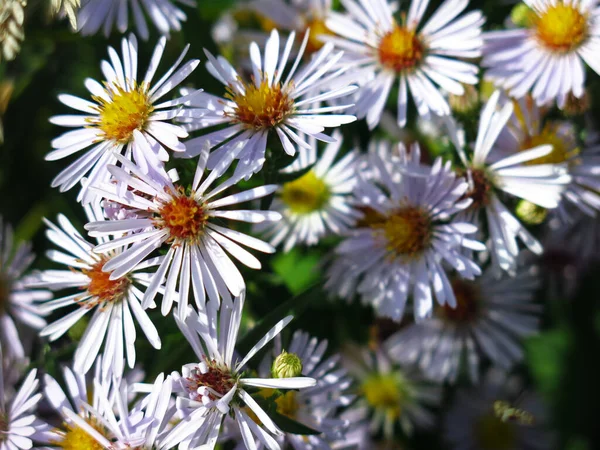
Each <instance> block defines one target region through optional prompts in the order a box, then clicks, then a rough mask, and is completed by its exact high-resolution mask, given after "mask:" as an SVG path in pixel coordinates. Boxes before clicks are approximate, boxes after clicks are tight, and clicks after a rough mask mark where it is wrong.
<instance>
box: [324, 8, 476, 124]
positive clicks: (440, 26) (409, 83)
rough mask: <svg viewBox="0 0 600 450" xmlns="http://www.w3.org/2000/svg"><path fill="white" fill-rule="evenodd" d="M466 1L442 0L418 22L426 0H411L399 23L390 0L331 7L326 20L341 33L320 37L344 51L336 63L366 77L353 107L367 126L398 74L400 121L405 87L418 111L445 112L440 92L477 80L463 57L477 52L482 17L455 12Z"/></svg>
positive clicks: (421, 113)
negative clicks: (336, 9)
mask: <svg viewBox="0 0 600 450" xmlns="http://www.w3.org/2000/svg"><path fill="white" fill-rule="evenodd" d="M468 3H469V2H468V0H461V1H456V0H446V1H445V2H444V3H443V4H442V5H441V6H440V7H439V8H438V9H437V10H436V11H435V13H434V14H433V15H432V16H431V18H430V19H429V20H427V22H425V24H424V25H422V26H421V22H422V20H423V16H424V14H425V11H426V10H427V6H428V5H429V0H413V1H412V2H411V5H410V8H409V10H408V15H407V16H406V17H405V18H404V16H403V19H402V21H401V22H400V23H398V22H397V21H396V19H395V18H394V14H393V12H392V9H391V5H390V3H389V2H388V0H356V1H355V0H343V1H342V4H343V5H344V7H345V8H346V14H341V13H336V12H332V13H331V15H330V17H329V19H327V21H326V25H327V27H328V28H329V29H330V30H331V31H333V32H334V33H336V34H338V35H339V36H340V37H325V38H324V39H326V40H327V41H329V42H333V43H335V44H336V45H337V46H338V47H340V48H341V49H343V50H344V51H345V53H344V59H343V60H342V61H341V62H340V64H342V65H344V66H345V67H348V68H352V69H353V70H355V72H353V74H354V75H355V76H356V77H358V78H359V79H360V78H363V77H366V78H367V79H368V81H367V82H365V83H364V84H362V85H361V87H360V91H359V92H358V100H357V102H356V112H357V116H358V117H359V118H364V117H366V119H367V123H368V125H369V128H371V129H373V128H375V127H376V126H377V124H378V123H379V121H380V119H381V114H382V111H383V110H384V108H385V104H386V101H387V99H388V96H389V94H390V90H391V88H392V84H393V83H394V82H395V81H396V80H398V118H397V120H398V124H399V125H400V126H401V127H404V126H405V125H406V121H407V105H408V93H409V92H410V94H411V96H412V98H413V100H414V102H415V105H416V107H417V111H418V113H419V116H425V117H427V116H429V115H430V113H434V114H436V115H448V114H450V107H449V106H448V102H447V101H446V99H445V98H444V93H451V94H455V95H463V94H464V87H463V85H462V84H461V83H464V84H477V81H478V79H477V72H478V68H477V66H476V65H474V64H470V63H466V62H464V61H461V59H464V58H476V57H478V56H480V54H481V47H482V45H483V40H482V38H481V26H482V24H483V22H484V18H483V15H482V13H481V12H480V11H471V12H469V13H467V14H465V15H463V16H460V17H459V15H460V14H461V13H462V12H463V11H464V9H465V8H466V7H467V5H468ZM365 74H366V75H365ZM436 85H438V86H439V87H438V86H436Z"/></svg>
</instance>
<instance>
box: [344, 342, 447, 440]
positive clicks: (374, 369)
mask: <svg viewBox="0 0 600 450" xmlns="http://www.w3.org/2000/svg"><path fill="white" fill-rule="evenodd" d="M344 356H346V357H345V358H344V359H343V360H342V361H343V363H344V365H345V366H346V367H347V368H348V371H349V373H350V374H351V375H352V376H353V377H354V378H355V379H356V380H357V388H356V389H357V394H359V395H358V397H357V401H356V402H355V403H354V404H353V405H352V406H351V408H350V409H349V410H348V411H347V413H350V412H352V417H353V420H354V421H356V422H359V423H360V422H361V421H363V420H368V421H369V431H370V432H371V435H374V434H376V433H378V432H379V431H380V430H382V431H383V434H384V437H385V438H386V439H392V438H393V436H394V434H395V428H396V425H399V426H400V428H401V430H402V431H403V432H404V433H405V434H412V432H413V431H414V429H415V428H430V427H432V426H433V425H434V423H435V420H434V416H433V414H432V413H431V412H430V411H429V408H430V407H436V406H438V405H439V404H440V402H441V399H442V390H441V387H440V386H436V385H433V384H431V383H429V382H427V381H426V380H425V379H423V377H422V376H421V374H420V373H419V372H418V371H416V370H414V369H403V368H401V367H399V366H398V365H396V364H394V363H393V362H392V361H391V359H390V358H389V355H387V354H386V353H385V345H383V346H382V347H381V348H377V350H376V351H371V350H367V349H362V350H360V349H354V348H351V349H350V350H349V351H348V352H346V353H344Z"/></svg>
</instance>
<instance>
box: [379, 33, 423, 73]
mask: <svg viewBox="0 0 600 450" xmlns="http://www.w3.org/2000/svg"><path fill="white" fill-rule="evenodd" d="M377 50H378V55H379V62H380V63H381V65H383V66H384V67H386V68H388V69H391V70H393V71H395V72H397V73H400V72H402V71H404V70H409V69H412V68H414V67H415V66H417V64H419V63H420V62H421V60H422V59H423V56H424V47H423V44H422V43H421V41H420V40H419V38H418V36H417V33H416V31H415V30H411V29H409V28H407V27H404V26H402V27H401V26H398V25H396V26H395V27H394V29H393V30H392V31H390V32H388V33H387V34H385V35H384V36H383V37H382V38H381V40H380V41H379V48H378V49H377Z"/></svg>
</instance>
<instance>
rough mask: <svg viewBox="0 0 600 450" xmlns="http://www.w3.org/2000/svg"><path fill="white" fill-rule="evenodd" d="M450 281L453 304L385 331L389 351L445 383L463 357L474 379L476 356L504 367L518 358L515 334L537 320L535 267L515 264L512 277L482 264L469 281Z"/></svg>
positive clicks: (527, 332)
mask: <svg viewBox="0 0 600 450" xmlns="http://www.w3.org/2000/svg"><path fill="white" fill-rule="evenodd" d="M451 285H452V290H453V292H454V296H455V297H456V307H455V308H451V307H449V306H448V305H444V306H442V307H440V308H437V309H436V311H435V312H434V316H433V318H431V319H430V320H426V321H424V322H421V323H418V324H412V325H409V326H408V327H406V328H404V329H402V330H401V331H399V332H398V333H396V334H395V335H393V336H392V337H390V338H389V339H388V340H387V343H386V345H387V346H388V353H389V355H390V357H391V358H392V359H393V360H394V361H397V362H399V363H401V364H410V365H412V364H418V365H419V367H420V369H421V370H422V371H423V373H424V374H425V375H426V376H427V377H428V378H431V379H433V380H435V381H439V382H443V381H449V382H451V383H455V382H456V380H457V377H458V375H459V373H460V370H461V364H462V362H463V358H465V359H464V360H465V361H466V362H467V369H468V370H467V373H468V375H469V377H470V379H471V380H472V381H473V382H477V381H478V380H479V366H480V361H481V359H482V357H483V358H484V359H486V360H490V361H491V362H492V363H493V364H494V365H496V366H498V367H501V368H503V369H506V370H508V369H510V368H511V367H512V366H513V365H514V364H515V363H517V362H519V361H521V360H522V359H523V356H524V354H523V350H522V348H521V346H520V341H521V339H524V338H526V337H528V336H531V335H533V334H535V333H536V331H537V330H538V328H539V325H540V314H541V312H542V309H541V305H536V304H535V303H534V302H533V301H534V295H535V293H536V291H537V289H538V288H539V287H540V285H541V280H540V277H539V269H538V267H536V266H531V265H521V266H520V268H519V270H518V272H517V274H516V276H515V277H510V276H508V275H507V274H506V273H504V274H503V275H502V277H501V278H498V277H497V276H496V273H495V272H494V271H493V270H491V269H488V270H487V271H486V272H484V273H483V275H482V276H481V277H479V278H477V279H476V280H474V281H468V280H462V279H460V278H458V277H456V278H452V279H451ZM465 355H466V357H465Z"/></svg>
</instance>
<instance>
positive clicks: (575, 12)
mask: <svg viewBox="0 0 600 450" xmlns="http://www.w3.org/2000/svg"><path fill="white" fill-rule="evenodd" d="M587 20H588V18H587V17H586V16H585V15H584V14H582V13H581V12H579V9H578V8H577V7H575V6H572V5H566V4H564V3H563V2H561V1H559V2H557V3H556V5H554V6H550V7H549V8H548V9H547V10H546V11H545V12H544V13H542V14H541V15H540V16H539V17H537V20H535V21H534V25H535V28H536V36H537V38H538V40H539V41H540V42H541V43H542V44H543V45H544V46H545V47H547V48H548V49H550V50H553V51H556V52H568V51H570V50H573V49H574V48H575V47H577V46H578V45H579V44H581V43H582V41H583V40H584V39H585V38H586V37H587V33H588V24H587Z"/></svg>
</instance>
